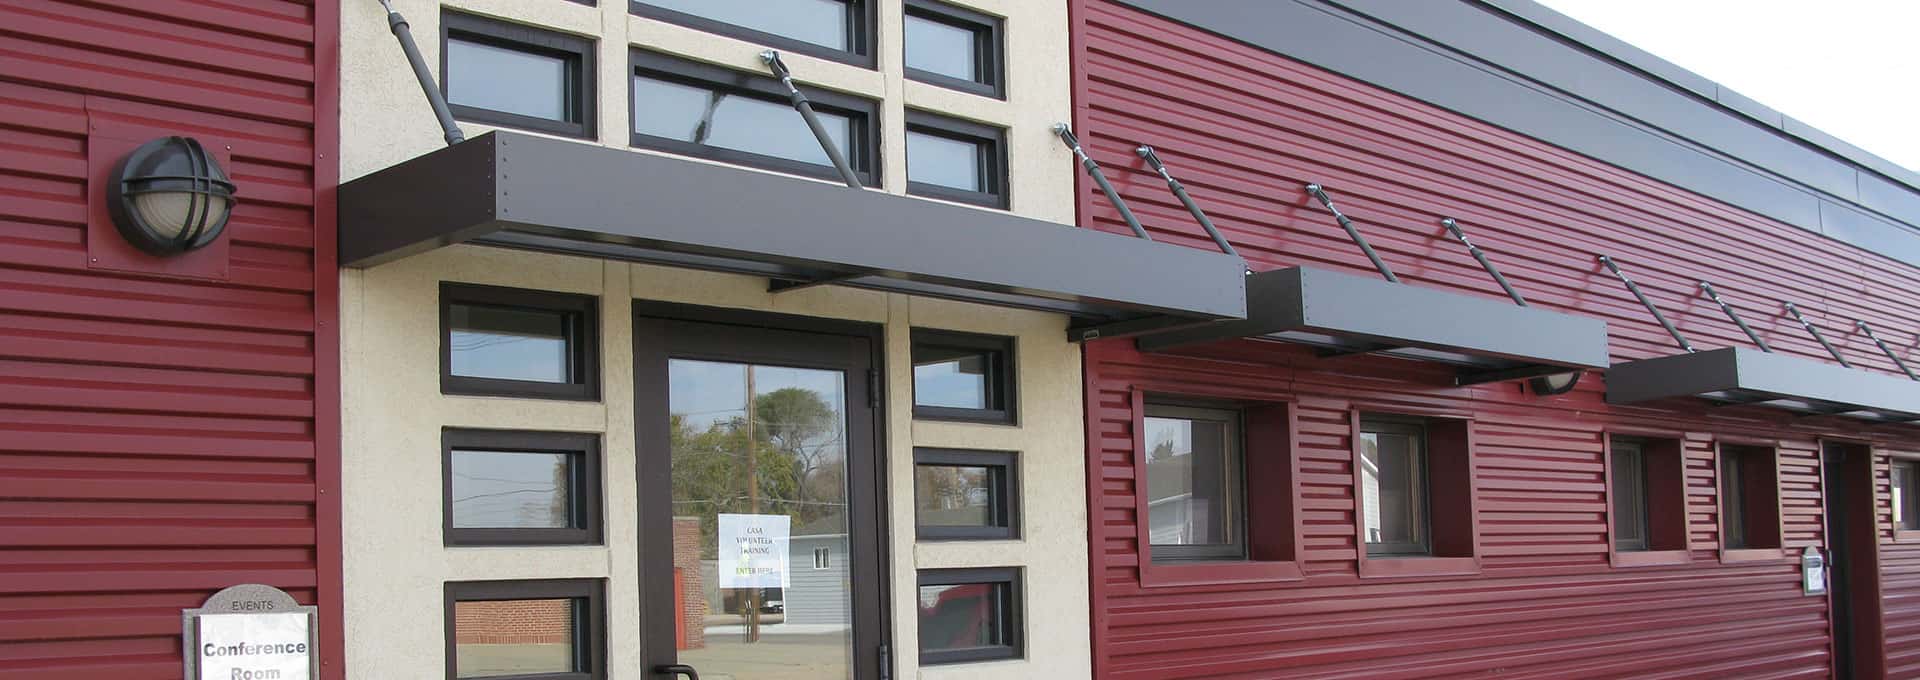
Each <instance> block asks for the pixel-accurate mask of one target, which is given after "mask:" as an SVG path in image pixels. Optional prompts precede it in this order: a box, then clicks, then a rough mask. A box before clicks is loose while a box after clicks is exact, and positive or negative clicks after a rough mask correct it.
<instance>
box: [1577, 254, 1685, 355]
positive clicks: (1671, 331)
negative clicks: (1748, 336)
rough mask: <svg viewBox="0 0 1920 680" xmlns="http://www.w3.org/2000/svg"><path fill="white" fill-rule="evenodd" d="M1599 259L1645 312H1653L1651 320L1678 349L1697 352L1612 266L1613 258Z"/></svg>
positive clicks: (1617, 269)
mask: <svg viewBox="0 0 1920 680" xmlns="http://www.w3.org/2000/svg"><path fill="white" fill-rule="evenodd" d="M1599 259H1600V264H1604V265H1606V266H1607V271H1610V272H1613V275H1614V276H1616V277H1619V279H1620V282H1621V283H1624V284H1627V291H1628V292H1630V293H1633V296H1634V297H1636V298H1639V299H1640V304H1642V305H1644V306H1646V308H1647V311H1649V312H1653V319H1654V320H1655V321H1658V322H1660V326H1661V327H1663V328H1666V329H1667V335H1671V336H1673V341H1674V342H1677V343H1680V349H1684V350H1686V351H1687V352H1688V353H1693V352H1697V351H1699V350H1696V349H1694V348H1693V343H1691V342H1687V337H1686V336H1684V335H1681V334H1680V329H1678V328H1674V327H1673V322H1671V321H1668V320H1667V315H1665V314H1661V313H1660V308H1659V307H1655V306H1653V301H1652V300H1648V299H1647V295H1646V294H1645V293H1642V292H1640V286H1637V285H1634V283H1633V279H1629V278H1627V275H1626V273H1624V272H1621V271H1620V265H1617V264H1614V263H1613V258H1611V257H1607V256H1605V255H1601V256H1599Z"/></svg>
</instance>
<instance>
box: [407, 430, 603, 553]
mask: <svg viewBox="0 0 1920 680" xmlns="http://www.w3.org/2000/svg"><path fill="white" fill-rule="evenodd" d="M441 443H442V450H443V460H442V468H443V470H442V472H443V475H444V477H445V483H444V484H443V486H444V491H445V493H444V494H443V495H444V500H443V503H442V505H443V515H444V520H443V523H442V524H443V527H444V529H445V533H446V543H447V545H554V544H596V543H599V542H600V540H601V535H600V514H601V508H600V441H599V437H597V436H594V435H589V434H572V433H557V432H507V431H500V430H455V429H449V430H447V431H445V432H444V433H442V435H441Z"/></svg>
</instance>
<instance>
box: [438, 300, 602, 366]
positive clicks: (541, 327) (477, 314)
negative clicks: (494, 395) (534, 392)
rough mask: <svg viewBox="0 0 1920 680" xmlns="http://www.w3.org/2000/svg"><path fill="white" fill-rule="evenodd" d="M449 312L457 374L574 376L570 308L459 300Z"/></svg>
mask: <svg viewBox="0 0 1920 680" xmlns="http://www.w3.org/2000/svg"><path fill="white" fill-rule="evenodd" d="M448 314H449V318H448V322H449V323H448V338H447V342H448V353H449V359H450V360H451V364H452V371H453V374H454V375H457V376H466V377H472V378H497V379H504V380H527V381H534V382H548V383H564V382H568V381H569V380H570V378H571V377H572V376H571V371H570V368H571V366H570V364H569V362H568V359H567V357H568V350H567V340H568V334H567V329H568V327H569V325H570V323H569V319H568V315H567V313H565V312H554V311H545V310H534V309H516V308H511V307H493V306H484V305H469V304H461V303H454V304H452V305H451V306H450V307H449V309H448Z"/></svg>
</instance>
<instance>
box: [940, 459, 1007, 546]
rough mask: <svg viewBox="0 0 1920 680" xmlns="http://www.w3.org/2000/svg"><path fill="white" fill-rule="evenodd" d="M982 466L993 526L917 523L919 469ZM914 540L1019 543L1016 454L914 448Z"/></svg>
mask: <svg viewBox="0 0 1920 680" xmlns="http://www.w3.org/2000/svg"><path fill="white" fill-rule="evenodd" d="M921 466H942V467H984V468H987V470H988V482H987V483H988V484H989V485H990V490H989V492H988V493H989V494H991V496H992V502H991V504H990V506H989V509H990V511H991V513H992V515H993V517H992V521H993V522H994V524H991V525H986V526H937V525H927V524H921V523H920V519H919V510H920V498H919V490H920V488H919V487H920V484H919V482H920V478H919V474H920V467H921ZM913 470H914V503H913V508H914V522H913V531H914V537H915V538H916V539H917V540H921V541H983V540H987V541H991V540H999V541H1011V540H1019V538H1020V536H1021V530H1020V529H1021V527H1020V521H1021V520H1020V454H1018V453H1015V452H1013V451H978V450H972V449H953V448H939V447H914V449H913Z"/></svg>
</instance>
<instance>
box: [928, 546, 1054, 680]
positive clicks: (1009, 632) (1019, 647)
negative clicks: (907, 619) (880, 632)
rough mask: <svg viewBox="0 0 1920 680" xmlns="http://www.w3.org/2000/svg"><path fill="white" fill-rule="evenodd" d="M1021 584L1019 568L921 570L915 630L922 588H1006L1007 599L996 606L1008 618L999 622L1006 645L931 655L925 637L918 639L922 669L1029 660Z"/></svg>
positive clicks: (1024, 599) (1023, 595)
mask: <svg viewBox="0 0 1920 680" xmlns="http://www.w3.org/2000/svg"><path fill="white" fill-rule="evenodd" d="M1022 580H1023V579H1022V578H1021V573H1020V568H1019V567H973V568H965V569H921V570H919V571H918V572H917V573H916V574H915V582H914V589H913V598H914V608H915V612H914V623H915V625H916V626H918V625H919V611H918V610H919V597H920V588H921V587H922V586H964V585H973V584H978V583H997V584H1005V585H1006V586H1007V588H1006V590H1005V597H1004V599H1003V600H1001V601H1000V602H999V603H997V604H998V605H999V607H1000V608H1001V610H1002V611H1004V612H1006V614H1007V616H1006V618H1005V620H1003V621H1001V622H1000V624H1001V626H1002V629H1003V630H1005V631H1006V636H1007V644H1004V645H996V646H993V647H977V648H973V649H960V650H934V651H928V650H927V649H926V647H925V637H924V636H915V637H917V638H919V639H920V641H921V649H920V665H921V666H940V665H948V664H959V663H974V662H979V661H999V660H1004V659H1024V658H1026V653H1027V652H1026V639H1027V631H1026V625H1027V616H1026V610H1025V607H1026V593H1025V592H1023V591H1024V585H1023V583H1022Z"/></svg>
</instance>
